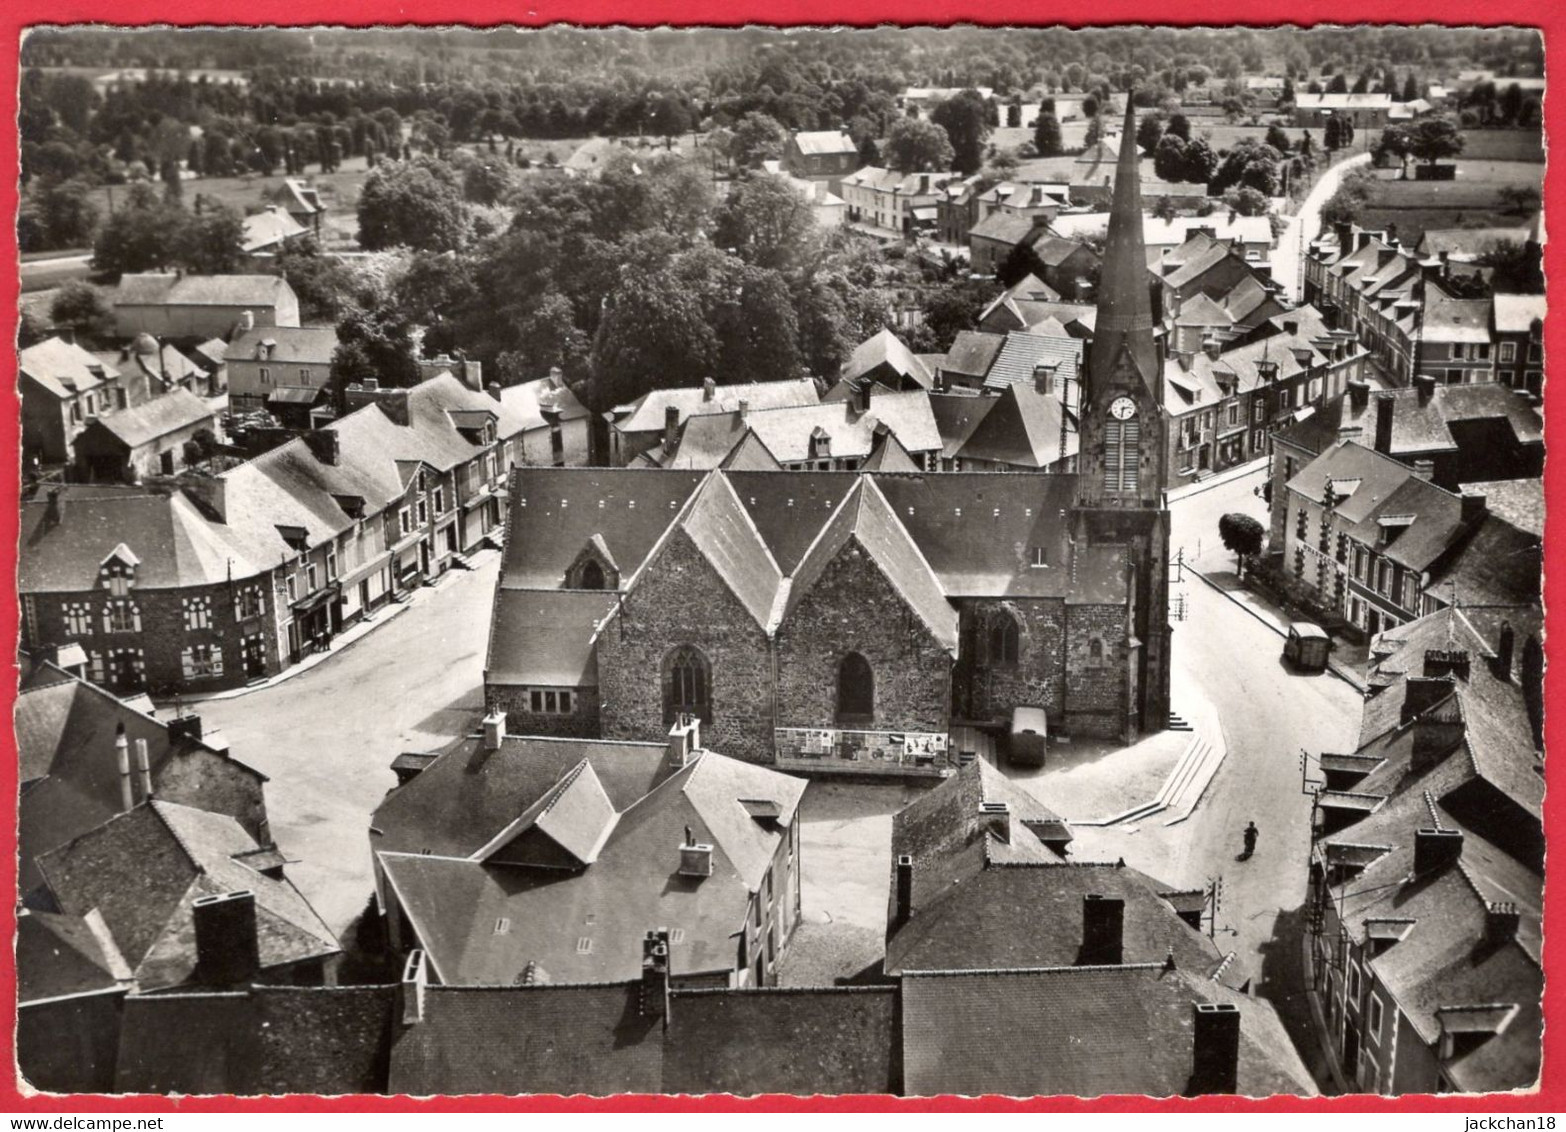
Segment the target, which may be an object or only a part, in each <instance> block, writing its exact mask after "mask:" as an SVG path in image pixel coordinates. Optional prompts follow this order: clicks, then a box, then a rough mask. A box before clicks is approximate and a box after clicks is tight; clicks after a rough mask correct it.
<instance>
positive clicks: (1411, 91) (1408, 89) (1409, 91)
mask: <svg viewBox="0 0 1566 1132" xmlns="http://www.w3.org/2000/svg"><path fill="white" fill-rule="evenodd" d="M1418 97H1419V80H1418V79H1416V78H1414V72H1413V71H1410V72H1408V78H1406V79H1404V80H1403V101H1404V102H1413V101H1414V100H1415V99H1417V98H1418Z"/></svg>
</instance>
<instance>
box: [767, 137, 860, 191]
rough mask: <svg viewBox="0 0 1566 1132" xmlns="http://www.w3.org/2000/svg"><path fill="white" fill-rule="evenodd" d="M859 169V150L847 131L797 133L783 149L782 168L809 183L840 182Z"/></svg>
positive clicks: (831, 183) (830, 183) (829, 183)
mask: <svg viewBox="0 0 1566 1132" xmlns="http://www.w3.org/2000/svg"><path fill="white" fill-rule="evenodd" d="M858 167H859V147H858V146H857V145H855V144H854V139H853V138H851V137H849V136H848V131H847V130H842V129H838V130H796V131H795V132H794V133H792V134H790V135H789V139H788V143H787V144H786V145H785V146H784V147H783V168H784V169H785V170H787V171H788V173H789V174H790V175H791V176H794V177H798V178H801V179H802V180H807V181H826V182H827V183H828V185H829V186H830V185H833V184H835V183H837V182H840V181H841V180H842V179H843V178H844V177H845V176H847V175H848V174H850V173H852V172H853V171H854V170H855V169H857V168H858Z"/></svg>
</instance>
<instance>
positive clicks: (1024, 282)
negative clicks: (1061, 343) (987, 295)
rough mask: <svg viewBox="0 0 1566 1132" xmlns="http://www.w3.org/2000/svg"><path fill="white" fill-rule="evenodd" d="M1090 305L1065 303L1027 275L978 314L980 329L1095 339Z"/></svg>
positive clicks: (1049, 287)
mask: <svg viewBox="0 0 1566 1132" xmlns="http://www.w3.org/2000/svg"><path fill="white" fill-rule="evenodd" d="M1094 317H1095V309H1094V307H1093V305H1092V304H1091V303H1078V302H1063V301H1062V299H1061V295H1060V293H1059V292H1057V291H1056V290H1055V289H1054V288H1053V287H1051V286H1049V285H1048V284H1047V283H1045V282H1044V281H1043V280H1042V279H1040V278H1039V277H1038V276H1036V275H1028V276H1027V277H1025V278H1023V279H1021V280H1020V281H1018V282H1017V283H1014V284H1013V285H1012V286H1010V287H1008V288H1007V289H1006V290H1005V291H1003V292H1001V293H1000V294H999V295H998V296H996V297H995V299H994V300H993V301H992V302H991V303H990V305H989V306H987V307H985V308H984V310H983V311H981V312H980V314H979V329H980V330H982V331H985V332H987V333H991V334H1005V333H1006V332H1007V331H1011V330H1038V331H1039V333H1041V334H1048V333H1054V334H1056V335H1059V336H1064V337H1071V338H1090V337H1092V335H1093V320H1094Z"/></svg>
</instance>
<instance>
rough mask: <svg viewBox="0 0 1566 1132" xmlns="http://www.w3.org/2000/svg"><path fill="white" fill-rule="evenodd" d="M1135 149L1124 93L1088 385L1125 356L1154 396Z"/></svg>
mask: <svg viewBox="0 0 1566 1132" xmlns="http://www.w3.org/2000/svg"><path fill="white" fill-rule="evenodd" d="M1139 160H1140V154H1139V153H1138V151H1137V144H1136V101H1135V97H1134V93H1133V92H1132V91H1129V90H1128V91H1127V92H1126V123H1125V127H1124V129H1123V130H1122V131H1121V134H1120V160H1119V161H1118V162H1117V164H1116V166H1115V192H1114V200H1113V203H1112V204H1111V206H1110V210H1109V232H1108V235H1107V238H1106V239H1105V242H1104V264H1103V267H1102V269H1101V271H1100V274H1099V290H1098V315H1097V318H1096V320H1095V323H1094V328H1093V354H1092V358H1091V360H1090V363H1089V367H1088V369H1089V372H1088V381H1089V382H1090V383H1091V384H1092V385H1094V386H1099V387H1101V385H1102V382H1101V381H1100V380H1099V379H1100V377H1101V376H1102V377H1103V378H1104V379H1105V380H1107V378H1108V376H1109V374H1110V373H1111V371H1112V370H1113V369H1114V368H1115V367H1116V366H1117V364H1118V362H1119V358H1120V354H1121V352H1122V351H1123V350H1124V351H1127V352H1129V353H1130V355H1131V360H1132V362H1133V363H1134V365H1135V366H1136V369H1137V370H1138V372H1139V373H1140V374H1141V377H1142V380H1143V381H1144V382H1146V383H1147V386H1148V388H1149V391H1150V392H1153V393H1155V394H1156V391H1157V388H1158V377H1159V375H1158V373H1157V366H1158V352H1157V350H1156V348H1155V347H1154V345H1153V305H1152V299H1151V298H1150V296H1149V293H1148V272H1147V252H1146V250H1145V247H1144V244H1143V239H1142V178H1141V173H1140V170H1139V168H1138V162H1139Z"/></svg>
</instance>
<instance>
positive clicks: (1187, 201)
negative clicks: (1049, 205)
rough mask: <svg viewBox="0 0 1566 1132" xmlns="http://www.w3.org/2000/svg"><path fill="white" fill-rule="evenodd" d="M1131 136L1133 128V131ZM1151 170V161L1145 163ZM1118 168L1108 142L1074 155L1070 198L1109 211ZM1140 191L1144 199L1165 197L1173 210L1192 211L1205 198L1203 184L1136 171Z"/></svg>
mask: <svg viewBox="0 0 1566 1132" xmlns="http://www.w3.org/2000/svg"><path fill="white" fill-rule="evenodd" d="M1132 132H1133V135H1134V133H1135V127H1134V126H1133V128H1132ZM1147 166H1148V169H1149V170H1151V169H1152V160H1151V159H1148V160H1147ZM1116 176H1117V165H1116V157H1115V151H1114V146H1113V144H1112V142H1111V141H1104V142H1100V143H1099V144H1098V145H1095V146H1090V147H1089V148H1087V149H1086V150H1084V151H1083V152H1082V153H1081V154H1079V155H1078V156H1077V159H1076V161H1075V162H1074V164H1073V168H1072V174H1071V199H1072V201H1073V202H1075V203H1076V204H1078V205H1085V206H1087V207H1089V208H1092V209H1095V210H1096V209H1100V208H1108V207H1109V204H1110V201H1111V200H1112V199H1113V196H1114V188H1115V178H1116ZM1138 186H1139V191H1140V193H1141V195H1142V197H1143V198H1144V199H1147V200H1158V199H1160V198H1163V197H1168V198H1169V200H1170V202H1171V203H1173V204H1174V206H1175V207H1176V208H1195V207H1196V206H1198V205H1200V204H1202V203H1203V202H1204V201H1206V199H1207V185H1206V184H1205V183H1204V182H1190V183H1187V182H1183V181H1165V180H1162V179H1161V178H1159V177H1157V176H1152V175H1150V174H1144V173H1142V172H1141V171H1140V170H1139V171H1138Z"/></svg>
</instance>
